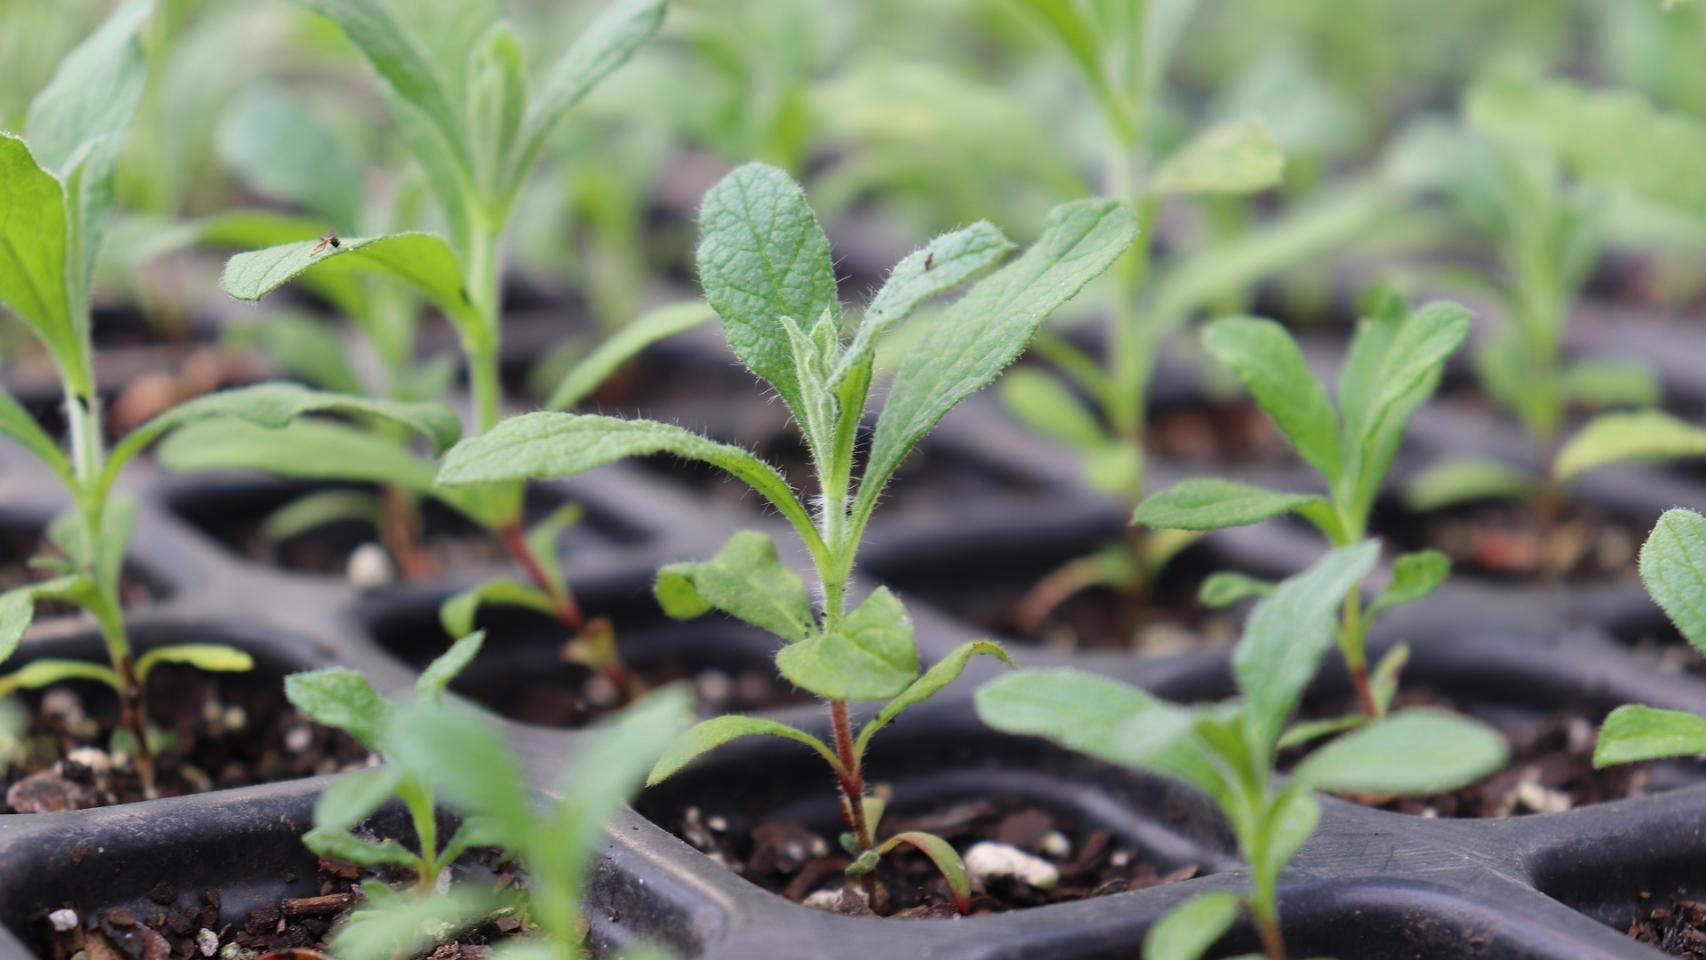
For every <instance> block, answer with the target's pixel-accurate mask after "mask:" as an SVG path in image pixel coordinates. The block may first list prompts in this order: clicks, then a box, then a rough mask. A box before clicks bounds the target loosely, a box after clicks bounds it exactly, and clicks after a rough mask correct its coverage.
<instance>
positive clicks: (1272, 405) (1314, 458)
mask: <svg viewBox="0 0 1706 960" xmlns="http://www.w3.org/2000/svg"><path fill="white" fill-rule="evenodd" d="M1468 335H1469V312H1468V311H1467V310H1464V309H1463V308H1462V307H1459V306H1457V305H1456V304H1451V303H1433V304H1429V305H1428V306H1425V307H1422V308H1421V309H1419V310H1415V311H1409V310H1407V309H1406V308H1405V306H1404V304H1403V303H1402V301H1400V300H1398V299H1397V298H1396V297H1391V296H1388V297H1386V298H1385V299H1384V300H1383V301H1382V302H1381V303H1380V304H1379V306H1378V308H1377V309H1376V310H1374V311H1373V314H1372V316H1369V317H1367V318H1365V319H1363V320H1362V321H1361V323H1360V324H1359V325H1358V327H1357V332H1356V336H1355V337H1354V338H1353V339H1352V341H1351V347H1350V352H1349V353H1348V354H1346V356H1345V361H1344V366H1343V368H1342V369H1341V370H1340V371H1339V382H1338V403H1337V405H1336V406H1335V404H1334V402H1333V400H1332V399H1331V398H1329V396H1328V394H1327V388H1326V386H1325V385H1323V384H1322V383H1321V381H1319V380H1318V379H1316V377H1315V375H1314V373H1313V372H1311V370H1310V369H1309V365H1308V363H1307V362H1306V361H1305V359H1304V356H1303V351H1302V350H1301V349H1299V348H1298V346H1297V342H1296V341H1295V340H1293V339H1292V337H1291V334H1289V333H1287V332H1286V330H1285V328H1284V327H1281V326H1280V325H1279V324H1277V323H1274V322H1273V321H1271V320H1262V319H1257V318H1254V317H1224V318H1222V319H1219V320H1216V321H1214V322H1213V323H1211V324H1209V325H1208V326H1207V327H1206V328H1204V330H1203V334H1202V343H1203V348H1204V349H1205V350H1206V351H1207V352H1208V353H1209V355H1210V356H1212V357H1213V358H1214V359H1215V360H1216V361H1217V362H1219V363H1220V364H1221V365H1222V366H1224V367H1226V368H1227V369H1228V370H1230V371H1232V373H1234V374H1235V375H1236V376H1237V377H1238V378H1239V379H1240V380H1241V381H1243V383H1244V385H1245V387H1246V388H1248V389H1249V391H1250V393H1251V394H1252V395H1253V396H1254V397H1255V399H1256V402H1257V403H1259V404H1260V405H1261V407H1262V409H1263V410H1264V411H1265V412H1266V413H1267V414H1268V416H1269V417H1271V418H1272V419H1273V421H1274V423H1275V424H1276V425H1278V427H1279V428H1280V431H1281V432H1282V433H1283V434H1285V437H1286V439H1287V440H1288V441H1290V443H1291V446H1292V448H1293V449H1294V450H1296V451H1297V454H1298V456H1300V457H1302V458H1303V460H1304V461H1305V462H1307V463H1308V464H1309V465H1310V466H1311V467H1313V468H1315V470H1316V471H1317V472H1318V473H1319V474H1320V476H1321V480H1322V482H1323V483H1324V484H1325V486H1326V488H1327V492H1326V493H1325V494H1321V493H1294V492H1289V491H1279V490H1269V489H1265V488H1262V487H1255V486H1251V485H1249V484H1244V483H1237V482H1234V481H1230V480H1223V479H1219V478H1212V477H1211V478H1199V479H1191V480H1185V481H1183V482H1181V483H1179V484H1178V485H1176V486H1174V487H1173V488H1172V489H1170V490H1166V491H1164V492H1162V493H1158V494H1155V495H1153V496H1151V497H1149V498H1148V499H1147V500H1145V501H1144V502H1143V503H1142V504H1141V505H1139V506H1138V508H1137V510H1136V511H1135V512H1134V513H1133V515H1132V520H1133V522H1135V523H1140V524H1144V525H1145V526H1150V527H1159V528H1163V529H1170V530H1218V529H1221V528H1223V527H1236V526H1243V525H1246V524H1251V523H1259V522H1261V521H1263V520H1268V519H1271V518H1273V517H1278V516H1281V515H1283V514H1296V515H1297V516H1299V517H1301V518H1302V519H1304V520H1305V521H1307V522H1308V523H1309V524H1310V525H1312V526H1314V527H1315V528H1316V529H1317V530H1319V531H1320V532H1321V534H1322V535H1323V536H1325V537H1326V538H1327V540H1328V542H1329V543H1331V544H1332V545H1333V546H1335V547H1349V546H1352V545H1354V544H1357V543H1361V542H1364V541H1365V539H1366V537H1367V536H1368V519H1369V514H1370V512H1371V511H1372V509H1373V507H1374V501H1375V498H1376V497H1377V496H1378V495H1379V494H1380V488H1381V485H1382V483H1384V481H1385V479H1386V472H1387V470H1388V469H1389V468H1390V467H1391V465H1392V458H1393V457H1394V456H1395V455H1396V454H1397V452H1398V446H1399V444H1400V443H1401V442H1402V441H1403V439H1404V430H1405V428H1406V426H1407V425H1408V424H1409V421H1410V416H1411V414H1413V413H1414V412H1415V411H1416V408H1417V407H1419V406H1421V405H1422V403H1424V402H1425V401H1426V400H1427V399H1428V397H1430V396H1432V395H1433V393H1434V390H1435V389H1436V388H1437V387H1438V386H1439V378H1440V374H1441V371H1442V370H1443V369H1444V366H1445V361H1446V358H1448V357H1450V356H1451V354H1452V353H1453V352H1454V351H1456V350H1457V348H1458V347H1459V346H1461V345H1462V344H1463V341H1464V339H1465V338H1466V337H1468ZM1450 569H1451V563H1450V561H1449V560H1448V559H1447V558H1446V557H1445V555H1444V554H1442V553H1440V552H1438V551H1436V550H1421V551H1417V552H1414V553H1407V554H1404V555H1402V556H1400V557H1398V558H1397V559H1396V560H1395V561H1394V562H1393V577H1392V581H1391V583H1390V584H1388V586H1387V587H1386V589H1385V590H1384V591H1382V592H1381V593H1380V595H1379V596H1378V597H1376V598H1375V600H1374V602H1373V603H1372V604H1370V605H1369V606H1368V607H1366V608H1365V607H1364V606H1363V602H1362V597H1361V595H1360V593H1359V592H1357V591H1352V592H1351V593H1349V594H1348V595H1346V596H1345V598H1344V603H1343V609H1342V610H1341V613H1340V619H1339V630H1338V644H1339V651H1340V653H1342V654H1343V655H1344V658H1345V664H1346V666H1347V667H1348V668H1349V669H1350V671H1351V678H1352V680H1353V682H1354V685H1355V687H1356V691H1357V697H1358V700H1359V701H1360V703H1361V706H1362V712H1363V714H1364V715H1365V716H1366V717H1368V718H1374V717H1380V716H1383V715H1384V714H1385V713H1386V708H1387V705H1388V704H1389V703H1390V702H1391V700H1392V695H1393V693H1394V692H1395V691H1396V690H1397V683H1398V672H1399V670H1400V669H1401V668H1402V667H1403V664H1404V660H1405V658H1406V657H1407V656H1408V653H1407V648H1406V647H1405V646H1404V645H1402V644H1400V645H1397V646H1394V647H1393V648H1392V650H1391V651H1390V652H1389V653H1388V654H1387V655H1386V657H1385V658H1384V659H1383V660H1382V661H1381V663H1380V664H1379V665H1378V666H1377V667H1376V668H1375V669H1374V670H1373V672H1372V674H1371V672H1370V671H1369V667H1368V661H1367V656H1366V654H1365V652H1364V649H1363V648H1364V643H1363V641H1364V639H1365V638H1366V637H1367V635H1368V629H1369V626H1370V624H1372V623H1373V621H1374V619H1375V618H1376V617H1378V616H1379V615H1380V614H1381V613H1382V612H1384V611H1386V610H1389V609H1391V608H1393V607H1396V606H1400V605H1402V604H1406V603H1410V602H1413V601H1415V600H1419V599H1421V598H1422V597H1425V596H1427V595H1428V594H1429V593H1432V592H1433V591H1434V589H1435V588H1437V587H1438V586H1439V585H1440V584H1441V583H1442V582H1444V580H1445V578H1446V576H1447V575H1448V574H1449V573H1450ZM1271 589H1272V585H1271V584H1269V583H1266V582H1263V581H1261V580H1257V579H1255V578H1252V577H1247V576H1243V575H1241V574H1233V573H1221V574H1216V575H1215V576H1212V577H1210V578H1209V579H1208V580H1207V581H1205V582H1204V583H1203V586H1202V592H1201V598H1202V600H1203V602H1204V603H1206V604H1208V605H1210V606H1225V605H1227V604H1230V603H1234V602H1236V601H1238V600H1241V599H1244V598H1246V597H1249V596H1252V595H1262V594H1265V593H1267V592H1268V591H1269V590H1271ZM1346 722H1352V721H1351V720H1347V721H1346Z"/></svg>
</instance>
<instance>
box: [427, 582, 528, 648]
mask: <svg viewBox="0 0 1706 960" xmlns="http://www.w3.org/2000/svg"><path fill="white" fill-rule="evenodd" d="M484 606H496V607H521V608H523V609H526V610H532V611H534V612H536V613H542V614H545V615H546V616H551V615H552V614H554V613H555V612H556V609H557V605H556V604H555V603H554V602H553V601H552V600H551V598H550V597H549V596H547V595H546V594H545V591H543V590H540V589H539V588H538V587H535V586H533V585H532V584H529V583H521V582H519V581H516V580H510V579H508V578H498V579H493V580H487V581H485V582H484V583H481V584H479V585H478V586H473V587H469V588H468V589H466V590H462V591H459V592H457V593H455V594H452V595H451V596H449V597H447V598H446V599H445V601H444V603H442V604H440V605H439V608H438V622H439V624H440V625H441V626H443V627H444V632H445V634H446V635H447V636H452V637H463V636H467V635H468V634H469V633H472V632H473V630H474V618H475V617H476V616H478V615H479V612H480V608H481V607H484Z"/></svg>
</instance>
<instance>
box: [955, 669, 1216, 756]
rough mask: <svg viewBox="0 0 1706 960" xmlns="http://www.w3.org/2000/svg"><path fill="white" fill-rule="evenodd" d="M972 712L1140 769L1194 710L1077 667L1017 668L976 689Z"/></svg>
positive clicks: (1182, 732)
mask: <svg viewBox="0 0 1706 960" xmlns="http://www.w3.org/2000/svg"><path fill="white" fill-rule="evenodd" d="M976 704H977V715H978V717H979V718H980V719H982V720H983V722H984V723H986V724H988V725H989V726H991V727H994V728H995V729H997V730H1000V731H1002V732H1004V733H1017V734H1028V735H1032V736H1040V737H1044V738H1047V739H1049V740H1052V741H1054V742H1056V743H1059V744H1061V745H1062V746H1065V747H1068V748H1070V749H1072V750H1076V751H1078V752H1080V753H1086V754H1089V755H1090V756H1092V757H1096V758H1098V759H1101V760H1107V761H1109V762H1112V763H1117V764H1120V765H1122V766H1127V767H1145V766H1148V765H1149V764H1151V763H1152V762H1153V761H1154V760H1155V759H1156V758H1157V757H1159V756H1160V755H1161V754H1162V753H1163V752H1164V751H1166V750H1167V749H1168V748H1169V747H1171V746H1172V745H1173V744H1174V743H1175V742H1176V741H1178V740H1179V739H1180V738H1182V737H1184V736H1187V735H1188V734H1189V733H1190V730H1191V727H1192V725H1193V724H1194V723H1195V719H1196V717H1195V714H1193V713H1192V712H1190V711H1188V710H1183V709H1180V708H1178V707H1174V706H1171V705H1170V704H1166V703H1163V702H1162V701H1160V700H1157V699H1155V698H1154V697H1152V696H1150V695H1149V694H1147V693H1145V692H1143V691H1142V690H1139V689H1138V688H1136V687H1133V686H1130V685H1129V684H1124V683H1121V682H1119V681H1118V680H1112V679H1109V678H1107V677H1099V676H1096V675H1094V674H1090V673H1084V672H1081V671H1077V670H1021V671H1019V672H1017V673H1011V674H1008V675H1007V676H1004V677H998V678H996V679H995V680H992V681H990V682H989V683H986V684H984V685H983V686H981V687H979V688H978V689H977V695H976Z"/></svg>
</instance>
